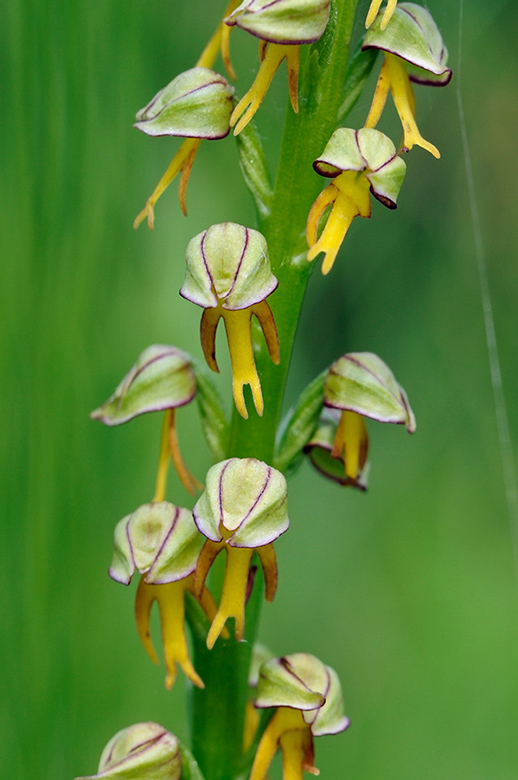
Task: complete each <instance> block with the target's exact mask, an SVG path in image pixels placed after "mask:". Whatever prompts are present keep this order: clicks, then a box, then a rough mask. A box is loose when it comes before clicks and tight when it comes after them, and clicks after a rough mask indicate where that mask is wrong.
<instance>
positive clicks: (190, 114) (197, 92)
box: [134, 68, 234, 140]
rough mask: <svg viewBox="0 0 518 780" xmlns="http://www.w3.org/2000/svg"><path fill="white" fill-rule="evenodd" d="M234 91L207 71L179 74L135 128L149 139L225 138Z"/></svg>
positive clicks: (163, 90)
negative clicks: (163, 136)
mask: <svg viewBox="0 0 518 780" xmlns="http://www.w3.org/2000/svg"><path fill="white" fill-rule="evenodd" d="M233 96H234V88H233V87H232V86H231V85H230V84H229V83H228V81H227V80H226V79H225V78H224V77H223V76H221V75H220V74H219V73H215V71H213V70H210V69H209V68H192V69H191V70H187V71H185V72H184V73H180V75H179V76H177V77H176V78H175V79H173V81H171V83H170V84H168V85H167V87H164V89H161V90H160V92H158V93H157V94H156V95H155V97H154V98H153V100H151V102H150V103H148V105H147V106H146V107H145V108H143V109H142V110H141V111H139V112H138V114H137V116H136V119H137V121H136V123H135V124H134V127H136V128H137V129H138V130H142V132H143V133H146V134H147V135H152V136H160V135H173V136H180V137H181V138H205V139H207V140H216V139H218V138H224V137H225V136H226V135H228V133H229V130H230V115H231V113H232V108H233Z"/></svg>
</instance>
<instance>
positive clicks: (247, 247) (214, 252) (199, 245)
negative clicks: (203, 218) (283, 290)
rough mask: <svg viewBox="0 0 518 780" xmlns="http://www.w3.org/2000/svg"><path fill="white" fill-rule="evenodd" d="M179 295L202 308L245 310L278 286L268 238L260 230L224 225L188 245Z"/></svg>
mask: <svg viewBox="0 0 518 780" xmlns="http://www.w3.org/2000/svg"><path fill="white" fill-rule="evenodd" d="M185 260H186V263H187V269H186V272H185V279H184V282H183V285H182V288H181V290H180V295H182V296H183V297H184V298H186V299H187V300H188V301H192V303H196V304H197V305H198V306H202V307H203V308H205V309H207V308H212V307H215V306H217V304H218V301H221V302H222V306H223V308H224V309H227V310H231V311H232V310H237V309H246V308H247V307H249V306H252V305H253V304H254V303H259V302H260V301H263V300H264V299H265V298H267V297H268V295H270V293H272V292H273V291H274V290H275V288H276V287H277V285H278V282H277V279H276V278H275V276H274V275H273V274H272V272H271V269H270V260H269V258H268V247H267V244H266V239H265V238H264V236H263V235H262V233H259V231H257V230H252V229H251V228H246V227H243V225H237V224H236V223H235V222H222V223H220V224H218V225H212V227H210V228H209V229H208V230H204V231H203V233H199V234H198V235H197V236H195V237H194V238H193V239H191V241H190V242H189V244H188V246H187V252H186V256H185Z"/></svg>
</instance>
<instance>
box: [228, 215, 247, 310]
mask: <svg viewBox="0 0 518 780" xmlns="http://www.w3.org/2000/svg"><path fill="white" fill-rule="evenodd" d="M247 247H248V228H245V245H244V247H243V251H242V252H241V257H240V258H239V263H238V264H237V268H236V272H235V274H234V279H233V281H232V285H231V287H230V290H229V291H228V293H227V296H228V295H230V293H231V292H232V290H233V289H234V287H235V286H236V282H237V277H238V276H239V271H240V269H241V265H242V264H243V260H244V259H245V254H246V250H247ZM225 297H226V296H225Z"/></svg>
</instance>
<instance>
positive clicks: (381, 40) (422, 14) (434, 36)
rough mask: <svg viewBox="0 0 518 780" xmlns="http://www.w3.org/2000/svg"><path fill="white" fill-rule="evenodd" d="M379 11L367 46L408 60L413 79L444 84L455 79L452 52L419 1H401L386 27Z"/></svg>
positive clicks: (436, 84) (418, 81) (434, 84)
mask: <svg viewBox="0 0 518 780" xmlns="http://www.w3.org/2000/svg"><path fill="white" fill-rule="evenodd" d="M382 18H383V15H382V13H380V14H378V16H377V17H376V20H375V21H374V23H373V25H372V26H371V27H370V29H369V30H368V31H367V33H366V34H365V39H364V42H363V46H362V48H363V49H381V50H382V51H386V52H388V53H389V54H395V55H396V56H397V57H400V58H401V59H403V60H405V61H406V62H407V63H408V65H407V71H408V75H409V77H410V80H411V81H414V82H416V83H417V84H427V85H429V86H437V87H442V86H445V85H446V84H448V82H449V81H450V79H451V70H450V68H448V67H447V65H446V63H447V61H448V51H447V49H446V46H445V45H444V42H443V39H442V36H441V33H440V32H439V29H438V27H437V25H436V24H435V21H434V20H433V17H432V15H431V14H430V12H429V11H427V10H426V8H423V7H422V6H420V5H416V3H400V4H399V5H398V7H397V8H396V10H395V11H394V14H393V16H392V18H391V20H390V22H389V23H388V25H387V27H386V28H385V30H382V29H381V21H382Z"/></svg>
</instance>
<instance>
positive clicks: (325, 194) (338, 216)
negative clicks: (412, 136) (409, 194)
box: [306, 127, 406, 274]
mask: <svg viewBox="0 0 518 780" xmlns="http://www.w3.org/2000/svg"><path fill="white" fill-rule="evenodd" d="M313 168H314V169H315V171H316V172H317V173H319V174H320V175H321V176H325V177H327V178H329V179H332V182H331V184H328V186H327V187H326V188H325V189H324V190H323V191H322V192H321V193H320V195H319V196H318V198H317V199H316V200H315V202H314V203H313V206H312V207H311V210H310V212H309V215H308V221H307V226H306V234H307V240H308V245H309V252H308V255H307V258H308V260H309V261H311V260H314V259H315V257H316V256H317V255H319V254H320V252H324V253H325V257H324V261H323V263H322V273H323V274H328V273H329V271H330V270H331V268H332V267H333V264H334V262H335V259H336V255H337V254H338V250H339V249H340V246H341V245H342V242H343V240H344V238H345V234H346V233H347V231H348V229H349V227H350V225H351V222H352V221H353V219H354V218H355V217H370V215H371V201H370V193H372V194H373V195H374V197H375V198H376V199H377V200H379V202H380V203H382V204H383V205H384V206H386V207H387V208H389V209H395V208H397V196H398V194H399V190H400V189H401V185H402V183H403V179H404V178H405V173H406V165H405V163H404V162H403V160H402V159H401V158H400V157H398V156H397V152H396V147H395V146H394V144H393V143H392V141H391V140H390V138H388V137H387V136H386V135H384V134H383V133H380V132H379V130H373V129H369V128H365V127H362V128H361V129H360V130H353V129H352V128H350V127H341V128H339V129H338V130H335V132H334V133H333V135H332V136H331V138H330V139H329V142H328V143H327V146H326V148H325V149H324V151H323V152H322V154H321V156H320V157H319V158H318V159H317V160H315V162H314V163H313ZM328 206H331V207H332V208H331V213H330V215H329V217H328V219H327V223H326V225H325V227H324V229H323V231H322V234H321V236H320V238H318V226H319V222H320V218H321V217H322V215H323V213H324V212H325V210H326V209H327V208H328Z"/></svg>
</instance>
